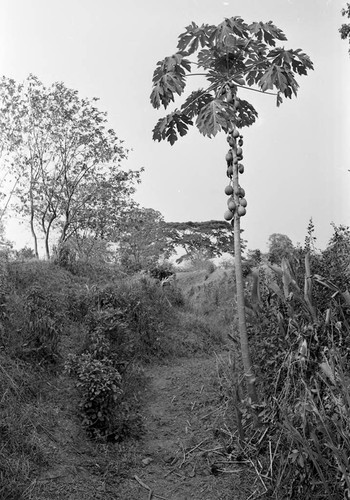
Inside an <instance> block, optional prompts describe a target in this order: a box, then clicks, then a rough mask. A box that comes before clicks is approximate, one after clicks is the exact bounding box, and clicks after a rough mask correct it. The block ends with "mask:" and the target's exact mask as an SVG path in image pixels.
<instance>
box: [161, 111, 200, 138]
mask: <svg viewBox="0 0 350 500" xmlns="http://www.w3.org/2000/svg"><path fill="white" fill-rule="evenodd" d="M188 125H193V122H192V120H191V119H190V118H189V117H188V116H187V115H186V114H185V113H181V112H180V111H179V110H177V109H176V110H175V111H173V112H172V113H170V114H169V115H167V116H166V117H165V118H161V119H160V120H158V122H157V124H156V126H155V127H154V129H153V140H154V141H159V142H160V141H161V140H165V139H166V140H167V141H169V142H170V144H171V145H173V144H174V143H175V142H176V141H177V140H178V134H180V136H181V137H182V136H184V135H186V134H187V132H188Z"/></svg>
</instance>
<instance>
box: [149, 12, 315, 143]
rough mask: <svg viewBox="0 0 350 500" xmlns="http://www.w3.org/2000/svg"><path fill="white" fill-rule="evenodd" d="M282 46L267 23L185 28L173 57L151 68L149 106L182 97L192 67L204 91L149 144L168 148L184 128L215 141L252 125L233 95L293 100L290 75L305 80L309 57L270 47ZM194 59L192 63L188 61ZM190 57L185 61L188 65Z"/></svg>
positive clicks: (250, 113)
mask: <svg viewBox="0 0 350 500" xmlns="http://www.w3.org/2000/svg"><path fill="white" fill-rule="evenodd" d="M286 40H287V38H286V36H285V34H284V33H283V31H282V30H280V29H279V28H277V27H276V26H275V25H274V24H273V23H272V22H271V21H269V22H267V23H263V22H253V23H251V24H247V23H246V22H245V21H244V20H243V19H242V18H240V17H238V16H236V17H231V18H227V19H225V20H224V21H223V22H222V23H220V24H219V25H217V26H214V25H209V24H202V25H201V26H198V25H197V24H196V23H194V22H193V23H192V24H191V25H189V26H187V27H186V31H185V32H184V33H182V34H181V35H180V36H179V37H178V45H177V48H178V51H177V52H176V53H175V54H174V55H172V56H170V57H166V58H165V59H163V60H162V61H159V62H158V63H157V67H156V69H155V71H154V74H153V90H152V93H151V103H152V106H153V107H154V108H157V109H158V108H160V107H161V106H163V107H164V108H167V107H168V105H169V104H170V103H171V102H172V101H174V100H175V95H176V94H178V95H179V96H180V95H181V94H182V93H183V92H184V90H185V87H186V83H187V78H188V76H189V75H195V74H196V73H191V71H192V66H193V65H194V66H195V67H196V68H199V69H202V70H203V71H204V73H199V74H200V75H202V76H203V75H204V76H205V77H206V79H207V81H208V87H207V88H206V89H199V90H196V91H194V92H192V93H191V94H190V95H189V96H188V97H187V98H186V100H185V102H184V103H183V104H182V105H181V107H180V109H178V108H176V109H175V110H174V111H173V112H171V113H170V114H168V115H167V116H166V117H165V118H161V119H160V120H159V121H158V123H157V124H156V126H155V128H154V130H153V139H155V140H158V141H161V140H165V139H166V140H168V141H169V142H170V144H174V142H175V141H176V140H177V139H178V134H179V135H180V136H184V135H185V134H186V133H187V131H188V128H189V126H191V125H193V123H194V119H195V118H196V122H195V124H196V126H197V128H198V129H199V131H200V133H202V134H203V135H206V136H208V137H212V136H215V135H216V134H217V133H218V132H219V131H220V130H224V131H225V132H228V131H229V129H230V127H232V125H233V124H235V125H237V126H238V127H239V128H241V127H244V126H250V125H252V124H253V123H254V122H255V120H256V118H257V116H258V114H257V111H256V110H255V109H254V107H253V106H252V105H251V104H250V103H249V102H248V101H246V100H244V99H240V98H238V97H237V91H238V89H242V88H250V87H252V88H256V89H257V90H260V91H262V92H267V91H269V90H272V91H274V95H275V96H276V97H277V105H280V104H281V103H282V96H284V97H287V98H291V97H292V96H293V95H295V96H296V95H297V92H298V87H299V85H298V83H297V81H296V79H295V76H296V75H306V74H307V72H308V70H310V69H313V65H312V62H311V61H310V59H309V57H308V56H307V55H306V54H305V53H303V52H302V51H301V50H300V49H297V50H292V49H289V50H286V49H285V48H284V47H277V46H276V42H281V41H282V42H285V41H286ZM195 54H197V61H194V60H193V56H194V55H195ZM189 57H191V59H189Z"/></svg>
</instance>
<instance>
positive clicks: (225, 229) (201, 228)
mask: <svg viewBox="0 0 350 500" xmlns="http://www.w3.org/2000/svg"><path fill="white" fill-rule="evenodd" d="M167 227H168V229H170V231H171V232H170V234H169V236H170V238H172V239H173V242H174V245H175V246H176V247H177V248H182V249H183V250H185V254H184V255H182V256H181V257H180V258H179V259H177V262H178V263H181V262H182V261H183V260H193V259H196V258H204V259H211V258H213V257H220V256H221V255H222V254H224V253H230V254H231V255H232V254H233V233H232V228H231V225H230V224H229V223H228V222H225V221H215V220H211V221H204V222H192V221H189V222H168V223H167Z"/></svg>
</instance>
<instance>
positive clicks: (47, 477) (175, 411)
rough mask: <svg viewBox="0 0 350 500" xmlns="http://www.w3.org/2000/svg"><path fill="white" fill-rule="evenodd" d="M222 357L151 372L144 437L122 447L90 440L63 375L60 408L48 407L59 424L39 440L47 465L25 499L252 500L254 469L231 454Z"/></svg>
mask: <svg viewBox="0 0 350 500" xmlns="http://www.w3.org/2000/svg"><path fill="white" fill-rule="evenodd" d="M222 356H227V352H224V353H223V354H222ZM216 359H217V358H216V355H215V354H212V355H211V356H205V357H191V358H180V359H175V360H173V361H172V362H171V363H169V364H161V365H153V366H149V367H147V368H146V369H145V375H146V377H147V385H146V389H145V393H144V402H145V406H144V412H143V414H144V422H143V423H144V432H143V435H142V438H141V439H139V440H136V441H135V440H129V441H127V442H123V443H120V444H108V445H96V444H95V443H93V442H90V441H89V440H88V439H87V438H86V435H85V433H84V431H83V430H82V428H81V425H80V421H79V418H78V417H77V415H76V407H77V406H76V405H77V402H78V400H77V399H76V398H77V395H76V394H75V392H74V389H73V386H72V382H71V380H69V379H68V378H66V377H65V376H62V379H61V380H60V381H59V382H60V383H59V387H57V388H56V390H57V394H60V398H61V404H60V405H57V402H56V404H54V402H53V406H52V408H47V409H46V412H47V413H50V412H52V413H53V415H52V422H53V426H52V428H50V429H47V428H46V429H43V432H42V433H40V435H38V436H37V439H38V445H39V444H40V447H41V448H43V447H44V448H45V450H46V451H47V456H48V465H47V466H45V465H44V464H43V467H42V469H41V471H40V472H39V473H38V477H37V479H36V480H35V481H34V482H33V483H32V485H31V488H30V489H29V490H28V492H27V495H26V498H28V499H33V500H34V499H35V500H51V499H52V500H63V499H66V500H92V499H97V500H112V499H114V500H116V499H120V500H147V499H151V498H152V499H157V498H158V499H166V500H186V499H188V500H190V499H191V500H216V499H217V500H243V499H247V498H248V497H249V488H247V477H246V475H247V472H248V471H247V470H245V469H244V467H242V464H240V463H239V462H238V461H235V457H234V456H232V457H231V459H230V454H229V453H230V450H227V449H226V448H225V446H226V445H225V443H227V441H228V440H227V436H225V429H224V428H223V427H222V422H221V415H222V411H223V406H225V405H224V402H223V401H220V388H219V387H218V378H217V376H216ZM48 390H51V391H55V388H53V387H51V388H48ZM53 400H54V398H53Z"/></svg>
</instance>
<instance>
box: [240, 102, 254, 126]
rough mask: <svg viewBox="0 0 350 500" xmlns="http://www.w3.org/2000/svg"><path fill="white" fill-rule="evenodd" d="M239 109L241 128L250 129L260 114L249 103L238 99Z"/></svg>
mask: <svg viewBox="0 0 350 500" xmlns="http://www.w3.org/2000/svg"><path fill="white" fill-rule="evenodd" d="M238 103H239V108H238V110H237V112H236V113H237V118H238V124H239V127H240V128H242V127H250V125H253V123H255V121H256V119H257V118H258V112H257V111H256V109H255V108H254V106H252V104H250V103H249V102H248V101H245V100H244V99H238Z"/></svg>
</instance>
